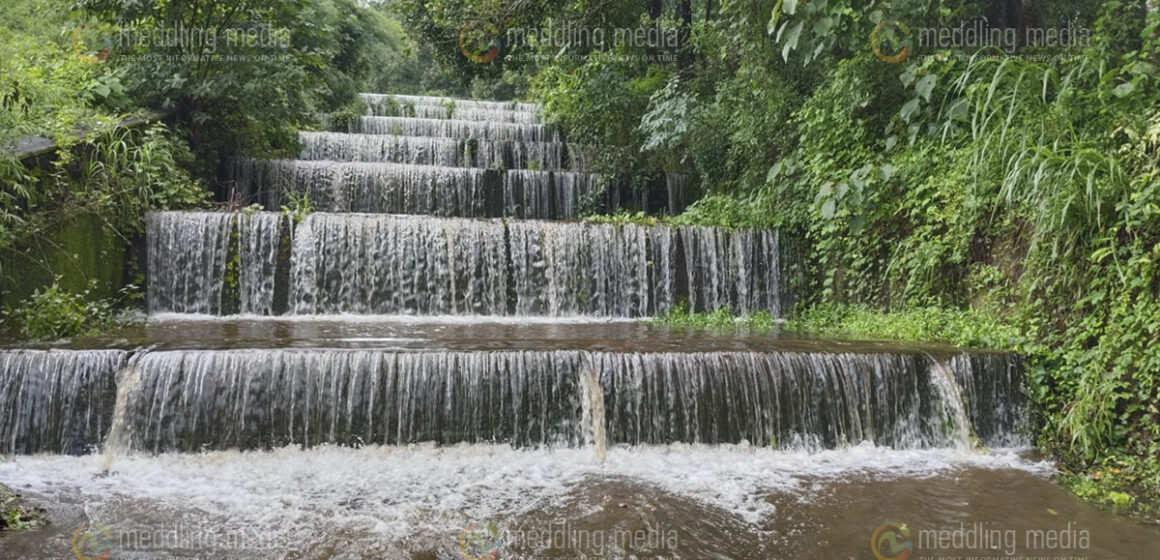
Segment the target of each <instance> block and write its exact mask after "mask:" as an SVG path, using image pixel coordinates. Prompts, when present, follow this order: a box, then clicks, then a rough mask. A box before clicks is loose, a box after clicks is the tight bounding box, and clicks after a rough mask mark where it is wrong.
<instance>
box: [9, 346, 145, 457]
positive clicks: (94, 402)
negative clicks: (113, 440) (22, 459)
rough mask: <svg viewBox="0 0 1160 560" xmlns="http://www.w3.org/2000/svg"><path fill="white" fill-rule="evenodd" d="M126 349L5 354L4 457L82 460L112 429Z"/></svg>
mask: <svg viewBox="0 0 1160 560" xmlns="http://www.w3.org/2000/svg"><path fill="white" fill-rule="evenodd" d="M126 356H127V354H126V353H125V352H122V351H120V350H73V351H69V350H47V351H46V350H3V351H0V454H4V455H11V454H13V453H22V454H23V453H65V454H70V455H80V454H84V453H87V452H90V451H92V450H93V449H94V448H95V447H96V446H97V445H99V444H100V442H101V441H102V439H103V438H104V436H105V433H106V432H107V431H108V429H109V425H110V422H111V417H112V413H113V406H114V401H115V398H116V397H115V392H116V390H115V381H114V376H115V375H116V372H117V371H118V370H119V369H120V368H121V367H122V366H123V365H124V364H125V360H126Z"/></svg>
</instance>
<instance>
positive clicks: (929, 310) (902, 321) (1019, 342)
mask: <svg viewBox="0 0 1160 560" xmlns="http://www.w3.org/2000/svg"><path fill="white" fill-rule="evenodd" d="M785 329H786V330H788V331H796V332H800V333H805V334H824V335H840V336H848V337H852V338H872V339H884V340H899V341H907V342H942V343H946V344H953V345H956V346H964V347H969V348H988V349H995V350H1012V351H1021V352H1025V353H1026V352H1028V351H1029V350H1032V347H1030V346H1029V341H1031V340H1033V339H1032V337H1031V336H1029V334H1028V333H1025V332H1023V331H1021V330H1020V329H1018V328H1016V327H1014V326H1011V325H1007V324H1004V323H1002V322H1000V321H998V320H996V319H995V318H994V317H992V316H990V315H987V314H985V313H981V312H978V311H971V310H959V309H943V308H938V307H922V308H913V309H906V310H902V311H894V312H890V313H883V312H881V311H878V310H876V309H873V308H870V307H865V306H857V305H819V306H815V307H812V308H810V309H808V310H806V311H804V312H802V313H799V314H797V315H795V316H794V317H792V318H791V319H789V320H787V321H786V324H785ZM1032 351H1033V350H1032Z"/></svg>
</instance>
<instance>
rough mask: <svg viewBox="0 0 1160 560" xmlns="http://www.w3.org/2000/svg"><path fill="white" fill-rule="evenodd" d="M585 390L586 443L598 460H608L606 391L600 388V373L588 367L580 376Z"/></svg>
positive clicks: (584, 418)
mask: <svg viewBox="0 0 1160 560" xmlns="http://www.w3.org/2000/svg"><path fill="white" fill-rule="evenodd" d="M580 384H581V386H582V388H583V393H584V395H583V403H584V409H583V424H584V427H585V428H586V430H587V437H585V442H586V443H588V444H589V445H591V446H592V449H593V450H595V451H596V460H597V461H599V462H601V463H603V462H604V461H605V460H607V459H608V438H607V436H606V435H605V434H606V432H605V426H604V423H605V421H606V420H605V419H606V415H605V412H604V389H603V388H602V387H601V386H600V372H599V371H597V370H596V368H594V367H591V366H587V367H585V368H584V370H583V372H582V373H581V374H580Z"/></svg>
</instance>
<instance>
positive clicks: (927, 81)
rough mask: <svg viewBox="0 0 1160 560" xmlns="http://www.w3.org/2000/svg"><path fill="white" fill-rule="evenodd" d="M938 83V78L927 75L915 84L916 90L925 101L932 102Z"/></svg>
mask: <svg viewBox="0 0 1160 560" xmlns="http://www.w3.org/2000/svg"><path fill="white" fill-rule="evenodd" d="M937 82H938V78H937V77H935V75H934V74H927V75H926V76H923V77H922V79H920V80H919V81H918V83H916V84H914V89H915V91H917V92H918V95H920V96H922V98H923V99H925V100H927V101H930V95H931V93H933V92H934V85H935V83H937Z"/></svg>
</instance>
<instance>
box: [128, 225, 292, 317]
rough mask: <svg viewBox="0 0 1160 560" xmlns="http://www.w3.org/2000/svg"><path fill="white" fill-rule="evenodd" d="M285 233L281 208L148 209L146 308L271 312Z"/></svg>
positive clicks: (216, 313) (272, 310) (170, 310)
mask: <svg viewBox="0 0 1160 560" xmlns="http://www.w3.org/2000/svg"><path fill="white" fill-rule="evenodd" d="M283 235H289V229H288V228H287V227H286V218H285V216H283V215H281V214H273V213H264V212H252V213H224V212H157V213H151V214H149V215H148V216H147V218H146V238H147V240H148V243H147V253H148V256H147V262H148V271H149V284H148V301H149V311H150V312H151V313H199V314H211V315H220V314H229V313H234V312H241V313H254V314H261V315H269V314H272V313H274V312H275V289H274V288H275V279H276V272H277V270H276V269H277V266H278V259H279V255H280V250H279V249H280V247H281V243H282V236H283Z"/></svg>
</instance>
